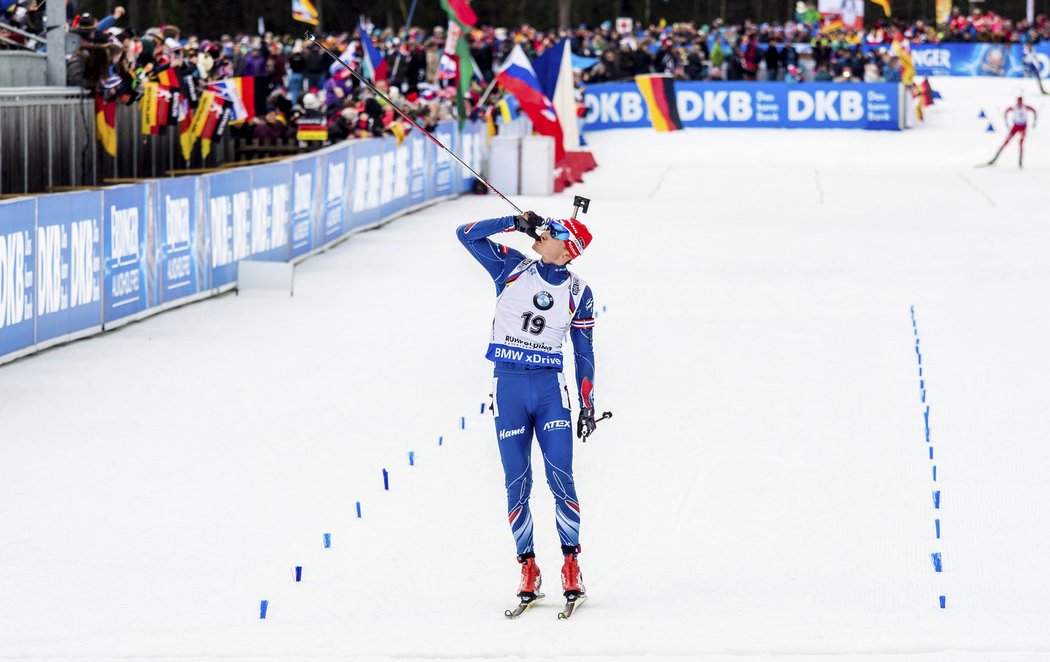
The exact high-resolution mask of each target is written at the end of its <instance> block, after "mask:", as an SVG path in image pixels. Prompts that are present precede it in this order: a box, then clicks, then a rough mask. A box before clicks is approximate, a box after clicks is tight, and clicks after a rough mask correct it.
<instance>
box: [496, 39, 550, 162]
mask: <svg viewBox="0 0 1050 662" xmlns="http://www.w3.org/2000/svg"><path fill="white" fill-rule="evenodd" d="M496 80H497V81H499V84H500V85H502V86H503V88H504V89H505V90H507V91H508V92H510V93H511V94H513V95H514V96H515V97H517V99H518V103H520V104H521V110H522V111H523V112H524V113H525V114H526V115H528V116H529V119H530V120H531V121H532V126H533V128H534V129H535V130H536V133H538V134H540V135H541V136H550V137H551V138H554V162H555V163H557V162H558V161H561V159H562V157H564V156H565V146H564V145H563V144H562V141H563V136H562V130H561V123H560V122H558V114H557V113H556V112H555V111H554V106H553V105H552V104H551V101H550V99H548V98H547V97H546V96H545V95H544V94H543V89H542V88H541V87H540V82H539V80H538V79H537V78H536V72H535V71H533V70H532V65H531V64H529V58H528V57H527V56H526V55H525V51H523V50H521V46H520V45H517V46H515V47H514V50H513V51H511V52H510V56H509V57H508V58H507V59H506V61H504V62H503V66H502V67H500V70H499V72H497V73H496Z"/></svg>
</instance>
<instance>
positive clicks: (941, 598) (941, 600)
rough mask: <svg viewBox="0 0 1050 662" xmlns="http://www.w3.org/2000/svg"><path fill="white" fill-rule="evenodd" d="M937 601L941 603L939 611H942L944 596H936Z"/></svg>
mask: <svg viewBox="0 0 1050 662" xmlns="http://www.w3.org/2000/svg"><path fill="white" fill-rule="evenodd" d="M937 599H938V600H939V601H940V603H941V609H944V596H943V595H940V596H938V597H937Z"/></svg>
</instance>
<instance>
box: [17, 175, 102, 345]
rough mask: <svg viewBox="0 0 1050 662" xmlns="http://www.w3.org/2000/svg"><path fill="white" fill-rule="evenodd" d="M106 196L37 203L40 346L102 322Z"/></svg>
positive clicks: (42, 199)
mask: <svg viewBox="0 0 1050 662" xmlns="http://www.w3.org/2000/svg"><path fill="white" fill-rule="evenodd" d="M102 228H103V224H102V193H101V192H100V191H83V192H79V193H63V194H59V195H45V196H41V197H40V198H39V199H38V202H37V223H36V242H35V245H34V246H33V248H34V252H35V253H36V269H35V270H34V273H33V275H34V281H33V283H34V284H35V286H36V291H35V293H34V294H35V296H36V316H37V317H36V340H37V343H41V342H44V341H46V340H51V339H54V338H61V337H63V336H67V335H69V334H72V333H76V332H78V331H84V330H86V329H91V328H94V327H99V326H101V324H102V233H103V229H102Z"/></svg>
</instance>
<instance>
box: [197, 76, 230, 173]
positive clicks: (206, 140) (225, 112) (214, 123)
mask: <svg viewBox="0 0 1050 662" xmlns="http://www.w3.org/2000/svg"><path fill="white" fill-rule="evenodd" d="M229 117H230V108H229V104H228V103H227V102H226V99H224V98H222V97H220V96H216V95H215V94H213V93H212V92H210V91H209V92H205V93H204V94H202V95H201V101H200V103H199V104H198V105H197V112H196V113H194V115H193V123H192V124H191V125H190V132H191V133H192V134H193V135H194V136H195V137H196V138H200V141H201V156H203V157H204V158H208V154H210V153H211V141H212V138H216V137H218V136H221V135H222V131H223V130H225V129H226V123H227V122H228V121H229Z"/></svg>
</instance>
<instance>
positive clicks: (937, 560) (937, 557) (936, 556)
mask: <svg viewBox="0 0 1050 662" xmlns="http://www.w3.org/2000/svg"><path fill="white" fill-rule="evenodd" d="M930 558H931V559H933V571H934V572H940V571H941V553H940V552H934V553H933V554H930Z"/></svg>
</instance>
